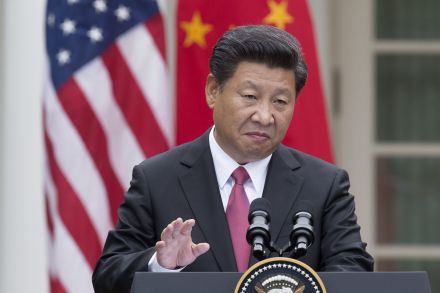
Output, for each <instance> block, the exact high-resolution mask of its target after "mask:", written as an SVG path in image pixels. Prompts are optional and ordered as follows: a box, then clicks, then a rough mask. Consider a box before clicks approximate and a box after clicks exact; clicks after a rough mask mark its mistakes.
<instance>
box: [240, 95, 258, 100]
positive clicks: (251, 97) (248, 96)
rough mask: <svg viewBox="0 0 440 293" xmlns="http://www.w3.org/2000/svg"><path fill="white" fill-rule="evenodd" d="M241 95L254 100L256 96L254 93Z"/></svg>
mask: <svg viewBox="0 0 440 293" xmlns="http://www.w3.org/2000/svg"><path fill="white" fill-rule="evenodd" d="M243 97H245V98H247V99H250V100H255V99H256V98H257V97H256V96H254V95H243Z"/></svg>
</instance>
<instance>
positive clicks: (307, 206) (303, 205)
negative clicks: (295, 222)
mask: <svg viewBox="0 0 440 293" xmlns="http://www.w3.org/2000/svg"><path fill="white" fill-rule="evenodd" d="M299 212H307V213H310V214H311V215H312V216H314V215H315V207H314V206H313V204H312V202H311V201H309V200H301V201H299V202H298V203H297V204H295V213H294V215H296V214H297V213H299Z"/></svg>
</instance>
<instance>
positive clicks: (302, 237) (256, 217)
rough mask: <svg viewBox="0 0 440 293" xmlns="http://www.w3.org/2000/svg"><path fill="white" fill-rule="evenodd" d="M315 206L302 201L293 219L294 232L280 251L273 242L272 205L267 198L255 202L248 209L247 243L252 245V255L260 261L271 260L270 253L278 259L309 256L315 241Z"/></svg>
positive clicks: (292, 230)
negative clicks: (279, 257)
mask: <svg viewBox="0 0 440 293" xmlns="http://www.w3.org/2000/svg"><path fill="white" fill-rule="evenodd" d="M312 211H313V206H312V204H311V203H310V202H309V201H305V200H304V201H300V202H299V203H298V205H297V208H296V212H295V213H294V216H293V217H292V229H291V231H290V235H289V242H288V243H287V244H285V245H284V246H283V247H281V248H279V247H278V246H277V245H276V244H275V243H274V242H273V241H272V239H271V234H270V220H271V214H272V211H271V204H270V202H269V201H268V200H267V199H265V198H257V199H255V200H254V201H252V203H251V206H250V208H249V216H248V220H249V228H248V231H247V233H246V240H247V242H248V243H249V245H251V248H252V254H253V256H254V257H255V258H256V259H258V260H263V259H265V258H267V257H268V255H269V251H270V252H276V253H277V254H278V255H279V256H284V255H285V254H288V256H289V257H292V258H299V257H301V256H304V255H305V254H306V253H307V249H308V248H309V247H310V245H312V244H313V241H314V239H315V237H314V232H313V216H312V215H313V213H312Z"/></svg>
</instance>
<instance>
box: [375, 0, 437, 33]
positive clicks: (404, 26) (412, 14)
mask: <svg viewBox="0 0 440 293" xmlns="http://www.w3.org/2000/svg"><path fill="white" fill-rule="evenodd" d="M375 4H376V37H377V38H378V39H407V40H438V39H440V30H439V29H438V28H439V27H440V17H438V13H439V11H440V1H438V0H417V1H414V0H376V3H375Z"/></svg>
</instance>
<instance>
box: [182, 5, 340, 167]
mask: <svg viewBox="0 0 440 293" xmlns="http://www.w3.org/2000/svg"><path fill="white" fill-rule="evenodd" d="M248 24H269V25H274V26H277V27H279V28H281V29H284V30H286V31H288V32H290V33H291V34H293V35H294V36H295V37H296V38H297V39H298V40H299V42H300V43H301V45H302V47H303V52H304V56H305V59H306V63H307V66H308V69H309V76H308V81H307V83H306V86H305V87H304V89H303V90H302V92H301V93H300V95H299V98H298V99H297V102H296V105H295V112H294V117H293V121H292V123H291V126H290V128H289V130H288V132H287V134H286V137H285V139H284V141H283V143H285V144H286V145H288V146H291V147H294V148H297V149H299V150H301V151H304V152H306V153H309V154H311V155H314V156H317V157H319V158H322V159H324V160H326V161H329V162H333V153H332V146H331V142H330V135H329V130H328V124H327V114H326V107H325V99H324V93H323V89H322V85H321V78H320V73H319V66H318V59H317V54H316V48H315V39H314V38H315V36H314V30H313V24H312V20H311V17H310V12H309V7H308V4H307V1H306V0H290V1H289V0H242V1H232V0H224V1H203V0H180V2H179V4H178V9H177V87H176V93H177V101H176V103H177V143H178V144H180V143H183V142H186V141H189V140H192V139H194V138H196V137H197V136H199V135H200V134H201V133H203V132H204V131H205V130H206V129H207V128H208V127H210V126H211V125H212V124H213V121H212V113H211V110H210V109H209V108H208V107H207V106H206V102H205V93H204V88H205V87H204V86H205V81H206V76H207V74H208V73H209V67H208V60H209V56H210V54H211V51H212V48H213V46H214V44H215V43H216V41H217V40H218V38H219V37H220V36H221V35H222V34H223V33H224V32H225V31H227V30H228V29H230V28H232V27H234V26H239V25H248Z"/></svg>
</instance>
